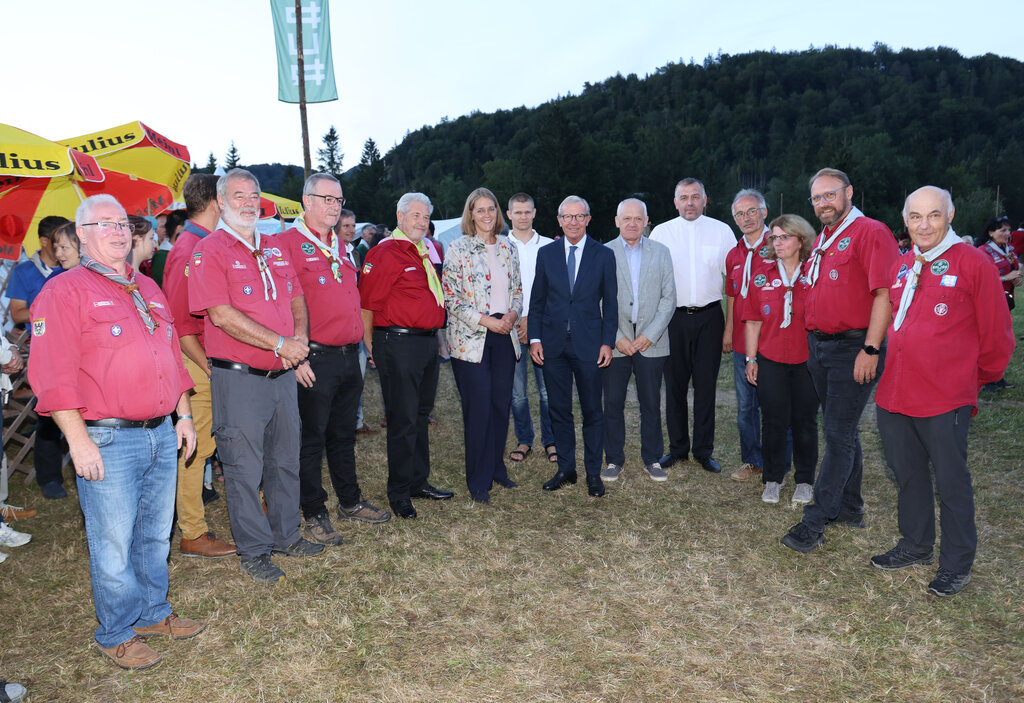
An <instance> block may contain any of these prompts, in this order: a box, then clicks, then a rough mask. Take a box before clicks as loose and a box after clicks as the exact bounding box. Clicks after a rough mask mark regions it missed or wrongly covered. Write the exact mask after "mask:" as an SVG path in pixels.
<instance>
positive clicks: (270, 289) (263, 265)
mask: <svg viewBox="0 0 1024 703" xmlns="http://www.w3.org/2000/svg"><path fill="white" fill-rule="evenodd" d="M217 229H222V230H224V231H225V232H227V233H228V234H230V235H231V236H232V237H234V238H235V239H237V240H238V241H240V242H241V243H242V245H243V246H245V248H246V249H248V250H249V251H250V252H252V255H253V258H255V259H256V267H257V268H258V269H259V271H260V279H261V280H262V281H263V299H264V300H270V298H271V297H273V298H274V300H277V284H276V283H274V276H273V275H272V274H271V273H270V267H269V266H267V260H266V258H265V257H264V256H263V250H262V249H260V231H259V230H258V229H254V230H253V231H252V236H253V241H254V242H255V243H256V246H253V245H252V244H249V242H247V241H245V238H244V237H243V236H242V235H240V234H239V233H238V232H236V231H235V230H233V229H231V227H229V226H228V223H227V222H225V221H224V218H221V219H220V221H219V222H218V223H217Z"/></svg>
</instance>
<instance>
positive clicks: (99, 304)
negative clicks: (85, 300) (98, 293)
mask: <svg viewBox="0 0 1024 703" xmlns="http://www.w3.org/2000/svg"><path fill="white" fill-rule="evenodd" d="M113 304H114V301H113V300H95V301H93V304H92V306H93V307H94V308H102V307H106V306H107V305H113Z"/></svg>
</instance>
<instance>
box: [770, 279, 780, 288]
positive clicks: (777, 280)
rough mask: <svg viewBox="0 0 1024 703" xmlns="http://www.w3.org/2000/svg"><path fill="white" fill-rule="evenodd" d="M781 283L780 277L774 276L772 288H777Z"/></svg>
mask: <svg viewBox="0 0 1024 703" xmlns="http://www.w3.org/2000/svg"><path fill="white" fill-rule="evenodd" d="M781 285H782V279H781V278H776V279H775V280H774V281H772V287H774V288H778V287H779V286H781Z"/></svg>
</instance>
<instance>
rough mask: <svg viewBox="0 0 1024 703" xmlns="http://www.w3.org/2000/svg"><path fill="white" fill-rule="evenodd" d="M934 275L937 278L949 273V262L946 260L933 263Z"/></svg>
mask: <svg viewBox="0 0 1024 703" xmlns="http://www.w3.org/2000/svg"><path fill="white" fill-rule="evenodd" d="M931 270H932V273H933V274H934V275H936V276H941V275H942V274H944V273H945V272H946V271H949V262H948V261H946V260H945V259H939V260H938V261H933V262H932V269H931Z"/></svg>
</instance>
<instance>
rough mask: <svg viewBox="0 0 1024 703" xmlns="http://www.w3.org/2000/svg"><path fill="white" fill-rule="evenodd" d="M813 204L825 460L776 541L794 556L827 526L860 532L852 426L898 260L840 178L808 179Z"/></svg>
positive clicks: (888, 238)
mask: <svg viewBox="0 0 1024 703" xmlns="http://www.w3.org/2000/svg"><path fill="white" fill-rule="evenodd" d="M810 187H811V197H810V198H809V200H810V203H811V205H813V206H814V214H815V215H817V216H818V219H819V220H820V221H821V224H822V225H824V229H822V231H821V235H820V236H819V237H818V240H817V242H815V247H814V249H813V250H812V251H811V257H810V259H808V261H807V269H806V273H805V275H806V276H807V279H808V283H809V285H810V287H811V288H810V292H809V293H808V296H807V303H806V308H805V322H806V324H807V330H808V332H809V334H808V336H807V340H808V345H809V353H810V356H809V358H808V360H807V370H808V371H810V372H811V378H812V379H813V381H814V389H815V390H816V391H817V393H818V399H819V400H820V401H821V410H822V415H823V416H824V421H825V455H824V457H823V458H822V460H821V468H820V470H819V471H818V479H817V481H816V482H815V484H814V502H813V503H811V504H810V505H807V506H806V507H805V508H804V517H803V520H802V521H801V522H799V523H797V524H796V525H794V526H793V528H792V529H791V530H790V531H789V533H788V534H786V536H785V537H783V538H782V543H783V544H784V545H786V546H787V547H789V548H790V549H794V550H796V551H798V552H805V553H806V552H810V551H812V550H813V549H814V548H815V547H817V546H818V545H820V544H822V543H823V542H824V541H825V526H826V525H828V524H833V523H834V524H838V525H846V526H848V527H864V500H863V499H862V498H861V495H860V484H861V478H862V475H863V472H864V456H863V453H862V452H861V447H860V437H859V436H858V434H857V427H858V425H859V424H860V416H861V414H862V413H863V412H864V406H865V405H867V402H868V399H869V398H870V397H871V390H872V388H873V386H874V385H875V382H876V381H877V380H878V376H879V375H880V374H881V372H882V369H883V367H884V364H885V349H884V347H883V343H884V340H885V329H886V327H888V326H889V321H890V320H891V319H892V312H891V310H890V309H889V270H890V268H891V267H892V265H893V263H894V262H895V261H896V259H897V257H899V248H898V247H897V246H896V238H895V237H893V236H892V232H890V231H889V228H888V227H886V226H885V225H884V224H882V223H881V222H878V221H877V220H872V219H869V218H867V217H865V216H864V213H862V212H861V211H860V210H858V209H857V208H856V207H854V206H853V186H852V185H850V179H849V177H847V175H846V174H845V173H843V172H842V171H839V170H838V169H834V168H823V169H821V170H820V171H818V172H817V173H816V174H814V176H812V177H811V180H810Z"/></svg>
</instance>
